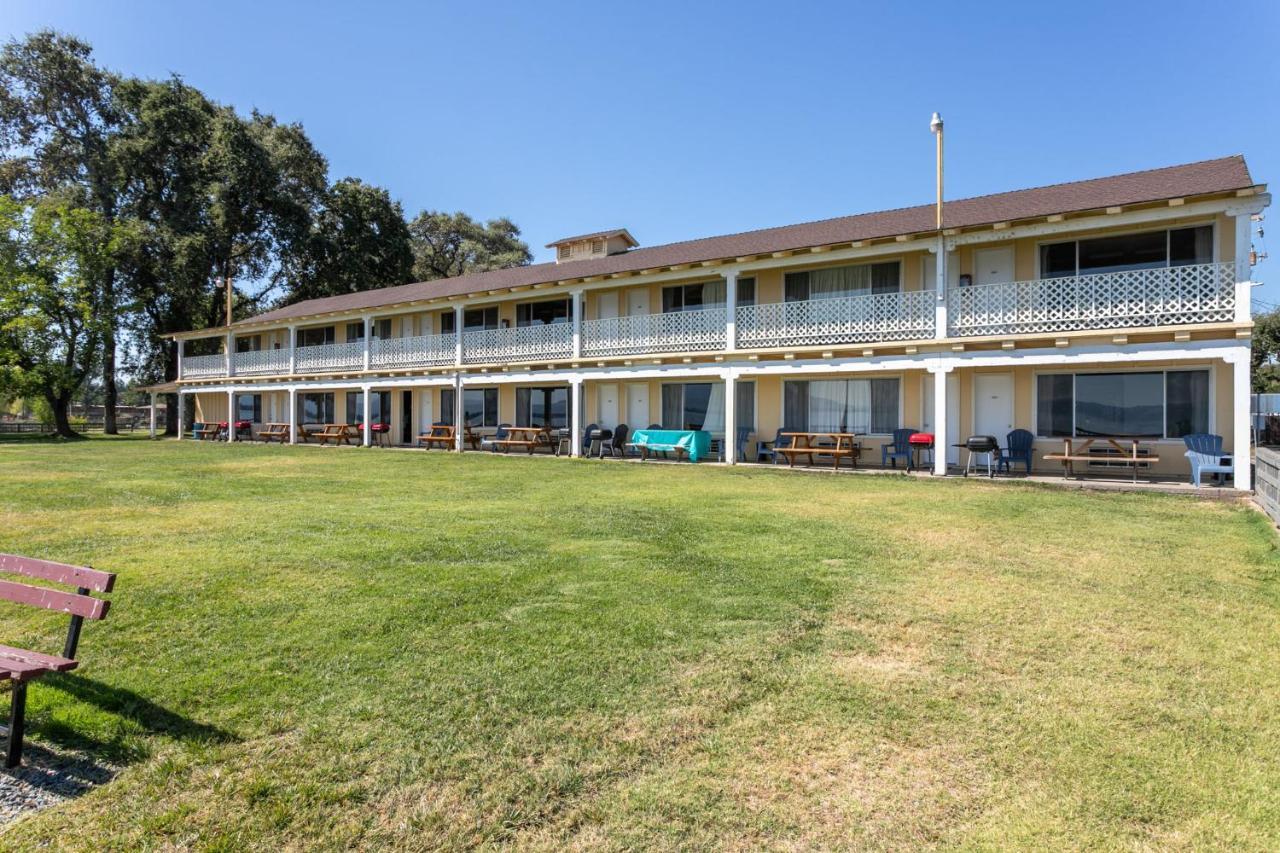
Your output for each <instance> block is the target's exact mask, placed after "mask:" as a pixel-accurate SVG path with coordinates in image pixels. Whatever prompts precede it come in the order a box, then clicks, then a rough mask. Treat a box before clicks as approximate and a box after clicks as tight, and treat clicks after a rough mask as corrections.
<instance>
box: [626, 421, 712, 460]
mask: <svg viewBox="0 0 1280 853" xmlns="http://www.w3.org/2000/svg"><path fill="white" fill-rule="evenodd" d="M631 443H632V444H643V445H644V446H645V447H647V448H649V449H650V450H674V449H676V448H677V447H679V448H681V449H682V450H684V451H686V452H687V453H688V454H689V459H690V460H691V461H693V462H697V461H698V460H699V459H701V458H702V457H704V456H706V455H707V454H708V453H710V452H711V433H709V432H707V431H706V430H702V429H638V430H636V431H635V432H633V433H631Z"/></svg>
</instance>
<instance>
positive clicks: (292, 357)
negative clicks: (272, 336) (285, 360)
mask: <svg viewBox="0 0 1280 853" xmlns="http://www.w3.org/2000/svg"><path fill="white" fill-rule="evenodd" d="M297 372H298V327H297V326H290V327H289V375H290V376H293V375H294V374H295V373H297Z"/></svg>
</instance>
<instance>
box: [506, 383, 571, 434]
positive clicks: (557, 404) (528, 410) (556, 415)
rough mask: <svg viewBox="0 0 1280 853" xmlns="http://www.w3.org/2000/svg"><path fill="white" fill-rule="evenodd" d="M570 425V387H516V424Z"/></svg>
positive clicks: (555, 427)
mask: <svg viewBox="0 0 1280 853" xmlns="http://www.w3.org/2000/svg"><path fill="white" fill-rule="evenodd" d="M568 425H569V389H568V388H565V387H564V386H559V387H553V388H517V389H516V426H535V427H552V428H553V429H562V428H564V427H567V426H568Z"/></svg>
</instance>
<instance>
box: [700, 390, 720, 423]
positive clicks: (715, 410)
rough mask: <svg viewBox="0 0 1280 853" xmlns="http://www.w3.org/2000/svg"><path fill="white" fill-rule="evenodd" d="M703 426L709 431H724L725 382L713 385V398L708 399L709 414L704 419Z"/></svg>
mask: <svg viewBox="0 0 1280 853" xmlns="http://www.w3.org/2000/svg"><path fill="white" fill-rule="evenodd" d="M702 428H703V429H704V430H707V431H708V432H720V433H722V432H724V383H723V382H715V383H713V384H712V386H711V399H710V400H708V401H707V416H706V418H705V419H704V420H703V421H702Z"/></svg>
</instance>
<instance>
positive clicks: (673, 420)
mask: <svg viewBox="0 0 1280 853" xmlns="http://www.w3.org/2000/svg"><path fill="white" fill-rule="evenodd" d="M683 420H684V386H683V385H676V384H669V385H663V386H662V428H663V429H682V428H683V427H684V424H683V423H682V421H683Z"/></svg>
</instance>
